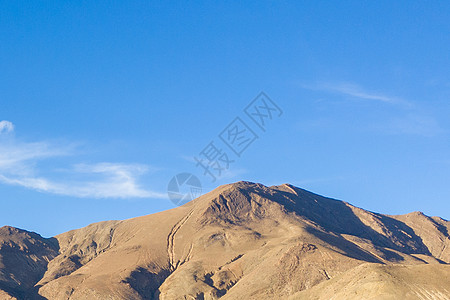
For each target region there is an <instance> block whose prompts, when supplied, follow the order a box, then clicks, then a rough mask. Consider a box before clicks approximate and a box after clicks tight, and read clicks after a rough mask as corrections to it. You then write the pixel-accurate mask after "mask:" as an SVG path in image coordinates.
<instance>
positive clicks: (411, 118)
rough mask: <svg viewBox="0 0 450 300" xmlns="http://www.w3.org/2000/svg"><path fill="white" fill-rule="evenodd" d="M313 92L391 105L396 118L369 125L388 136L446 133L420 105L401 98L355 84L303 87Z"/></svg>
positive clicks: (327, 84) (324, 84)
mask: <svg viewBox="0 0 450 300" xmlns="http://www.w3.org/2000/svg"><path fill="white" fill-rule="evenodd" d="M303 87H304V88H307V89H311V90H320V91H327V92H332V93H337V94H341V95H344V96H349V97H352V98H356V99H361V100H365V101H372V102H379V103H386V104H389V105H390V106H391V107H392V108H393V110H392V111H393V112H394V113H395V115H396V117H395V118H391V119H388V118H386V117H383V118H384V119H379V120H378V123H377V124H372V125H369V127H370V128H371V129H375V130H379V131H382V132H383V133H386V134H405V135H420V136H424V137H432V136H436V135H438V134H441V133H443V132H444V130H443V129H442V128H441V126H440V125H439V122H438V121H437V120H436V119H435V118H434V117H433V116H430V115H429V114H427V113H426V112H425V110H423V108H421V107H420V106H419V105H417V104H416V103H414V102H412V101H408V100H405V99H402V98H399V97H394V96H388V95H385V94H382V93H377V92H372V91H367V90H366V89H364V88H362V87H360V86H359V85H357V84H354V83H348V82H347V83H346V82H344V83H319V84H315V85H303Z"/></svg>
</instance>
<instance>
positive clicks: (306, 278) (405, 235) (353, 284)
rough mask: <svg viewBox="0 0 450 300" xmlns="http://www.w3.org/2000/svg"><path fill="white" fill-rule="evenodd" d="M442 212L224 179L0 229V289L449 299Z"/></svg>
mask: <svg viewBox="0 0 450 300" xmlns="http://www.w3.org/2000/svg"><path fill="white" fill-rule="evenodd" d="M449 227H450V222H448V221H445V220H443V219H441V218H438V217H427V216H425V215H424V214H422V213H419V212H415V213H410V214H407V215H401V216H388V215H383V214H378V213H373V212H369V211H366V210H363V209H361V208H357V207H355V206H352V205H350V204H348V203H346V202H343V201H339V200H334V199H330V198H326V197H322V196H319V195H316V194H313V193H311V192H308V191H305V190H303V189H300V188H297V187H294V186H292V185H288V184H284V185H281V186H272V187H266V186H264V185H261V184H255V183H250V182H238V183H235V184H229V185H224V186H221V187H219V188H217V189H216V190H214V191H212V192H210V193H208V194H205V195H203V196H201V197H199V198H197V199H195V200H194V201H192V202H190V203H188V204H186V205H184V206H181V207H178V208H174V209H171V210H168V211H164V212H160V213H157V214H153V215H148V216H143V217H138V218H133V219H129V220H124V221H107V222H100V223H96V224H91V225H89V226H87V227H85V228H82V229H77V230H72V231H69V232H66V233H63V234H61V235H58V236H56V237H54V238H51V239H45V238H42V237H41V236H39V235H38V234H35V233H31V232H27V231H24V230H20V229H16V228H12V227H2V228H1V229H0V299H218V298H221V299H450V267H449V265H447V263H449V262H450V247H449V246H450V240H449Z"/></svg>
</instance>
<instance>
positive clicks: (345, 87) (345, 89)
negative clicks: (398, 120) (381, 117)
mask: <svg viewBox="0 0 450 300" xmlns="http://www.w3.org/2000/svg"><path fill="white" fill-rule="evenodd" d="M303 87H304V88H307V89H312V90H322V91H328V92H333V93H339V94H342V95H346V96H350V97H353V98H357V99H363V100H369V101H377V102H383V103H387V104H393V105H401V106H404V107H409V108H411V107H413V104H412V102H410V101H407V100H405V99H402V98H399V97H395V96H389V95H385V94H382V93H378V92H374V91H368V90H366V89H364V88H362V87H361V86H359V85H357V84H354V83H349V82H341V83H317V84H314V85H303Z"/></svg>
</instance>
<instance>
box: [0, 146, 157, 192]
mask: <svg viewBox="0 0 450 300" xmlns="http://www.w3.org/2000/svg"><path fill="white" fill-rule="evenodd" d="M0 142H1V143H0V182H1V183H3V184H8V185H16V186H22V187H26V188H29V189H33V190H37V191H40V192H47V193H52V194H58V195H65V196H73V197H82V198H166V195H165V194H162V193H156V192H153V191H150V190H148V189H145V188H143V187H141V186H140V185H139V183H138V179H139V178H140V177H141V176H142V175H144V174H145V173H146V172H147V171H148V166H145V165H139V164H124V163H108V162H104V163H94V164H76V165H74V166H71V167H68V168H65V169H63V170H61V169H60V170H59V171H58V170H54V169H53V170H50V171H49V170H44V169H43V168H41V167H39V166H40V164H39V163H40V162H42V161H43V160H54V159H56V158H58V157H61V156H74V155H75V154H76V153H75V152H76V151H75V147H74V146H71V145H69V146H64V145H57V144H55V143H49V142H35V143H25V142H18V141H17V140H15V139H13V140H7V141H6V140H5V141H3V140H2V141H0ZM43 173H45V175H42V174H43ZM55 178H56V179H55Z"/></svg>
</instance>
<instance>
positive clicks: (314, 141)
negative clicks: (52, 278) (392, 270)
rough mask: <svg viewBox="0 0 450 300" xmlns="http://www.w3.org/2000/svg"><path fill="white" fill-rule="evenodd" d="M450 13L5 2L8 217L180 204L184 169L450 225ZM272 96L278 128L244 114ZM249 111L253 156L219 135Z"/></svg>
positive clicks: (284, 5) (142, 210)
mask: <svg viewBox="0 0 450 300" xmlns="http://www.w3.org/2000/svg"><path fill="white" fill-rule="evenodd" d="M449 15H450V4H449V2H447V1H427V2H426V1H414V2H412V1H395V3H394V1H339V2H337V1H336V2H331V1H289V2H288V1H246V2H245V3H244V2H242V1H227V2H225V1H222V2H217V1H205V2H200V1H189V3H187V2H184V1H172V2H169V1H161V2H155V1H0V121H2V122H1V123H0V226H1V225H12V226H16V227H20V228H24V229H28V230H33V231H37V232H39V233H41V234H42V235H44V236H52V235H55V234H58V233H61V232H64V231H66V230H69V229H73V228H78V227H82V226H85V225H87V224H89V223H92V222H97V221H101V220H110V219H125V218H131V217H135V216H139V215H145V214H150V213H154V212H158V211H161V210H165V209H170V208H173V207H175V205H174V204H173V203H172V202H171V201H170V200H169V199H168V197H167V186H168V182H169V181H170V180H171V178H172V177H173V176H174V175H176V174H178V173H181V172H188V173H192V174H194V175H196V176H197V177H198V179H199V180H200V181H201V183H202V186H203V191H208V190H210V189H212V188H214V187H216V186H218V185H220V184H224V183H229V182H234V181H239V180H248V181H254V182H261V183H263V184H266V185H275V184H282V183H292V184H294V185H296V186H299V187H303V188H306V189H309V190H311V191H313V192H316V193H319V194H322V195H325V196H331V197H334V198H338V199H342V200H345V201H348V202H351V203H352V204H354V205H357V206H360V207H363V208H366V209H369V210H372V211H376V212H383V213H388V214H402V213H407V212H411V211H416V210H420V211H423V212H424V213H426V214H428V215H439V216H441V217H444V218H447V219H450V132H449V129H450V121H449V116H450V72H449V70H450V55H449V52H450V39H449V36H450V18H449ZM261 91H264V92H265V93H266V94H267V95H268V96H269V97H270V98H271V99H272V101H273V103H275V104H276V105H278V107H279V108H280V110H281V111H282V114H281V116H280V114H279V112H278V111H275V110H271V111H270V112H271V113H272V115H271V116H272V119H271V120H269V118H266V123H265V127H264V130H265V131H263V130H262V129H261V128H260V127H258V126H257V124H256V123H255V122H253V121H252V120H251V119H250V118H249V116H248V115H246V114H245V111H244V109H245V108H246V107H247V105H248V104H249V103H250V102H251V101H252V100H253V99H254V98H255V97H256V96H257V95H258V94H259V93H260V92H261ZM267 103H269V104H271V102H270V101H266V104H267ZM260 108H261V106H260ZM263 111H264V108H261V112H263ZM265 112H267V110H265ZM236 117H239V119H237V122H240V121H242V122H244V123H245V124H246V126H247V127H248V128H250V129H251V130H252V131H251V132H250V131H247V132H248V133H253V134H254V137H255V138H254V139H253V138H251V137H250V138H251V139H250V142H251V144H248V145H247V144H246V141H247V139H241V140H240V141H242V142H241V143H240V145H241V146H242V145H243V146H246V147H245V149H244V150H245V151H243V152H242V153H241V154H240V156H237V155H236V154H235V153H234V152H232V151H231V150H230V148H227V147H228V146H227V145H226V144H224V140H223V139H221V138H220V136H221V134H222V133H224V134H222V137H224V136H225V138H226V135H227V133H230V131H227V130H230V129H232V128H233V126H235V125H236V124H235V123H234V124H233V123H232V122H233V121H235V122H236V119H235V118H236ZM230 123H231V124H230ZM235 128H237V127H235ZM256 136H257V138H256ZM228 137H229V136H228ZM210 142H213V145H214V146H215V147H216V148H217V149H220V150H221V152H220V153H221V155H220V156H218V157H222V158H224V157H223V154H224V153H226V154H227V157H228V159H229V160H230V161H233V162H230V163H229V164H228V165H227V167H228V170H225V171H223V172H222V174H221V176H220V177H219V176H218V177H219V178H218V179H217V181H215V182H212V180H211V179H212V178H211V176H209V175H208V174H207V175H204V173H203V169H202V168H201V167H200V166H196V161H195V158H194V157H197V158H198V157H199V156H200V154H201V153H202V152H204V153H207V151H206V149H208V145H210ZM247 146H248V147H247ZM210 148H211V147H210ZM203 150H205V151H203ZM209 154H212V153H211V152H209ZM223 161H224V160H223V159H222V164H224V162H223Z"/></svg>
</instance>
